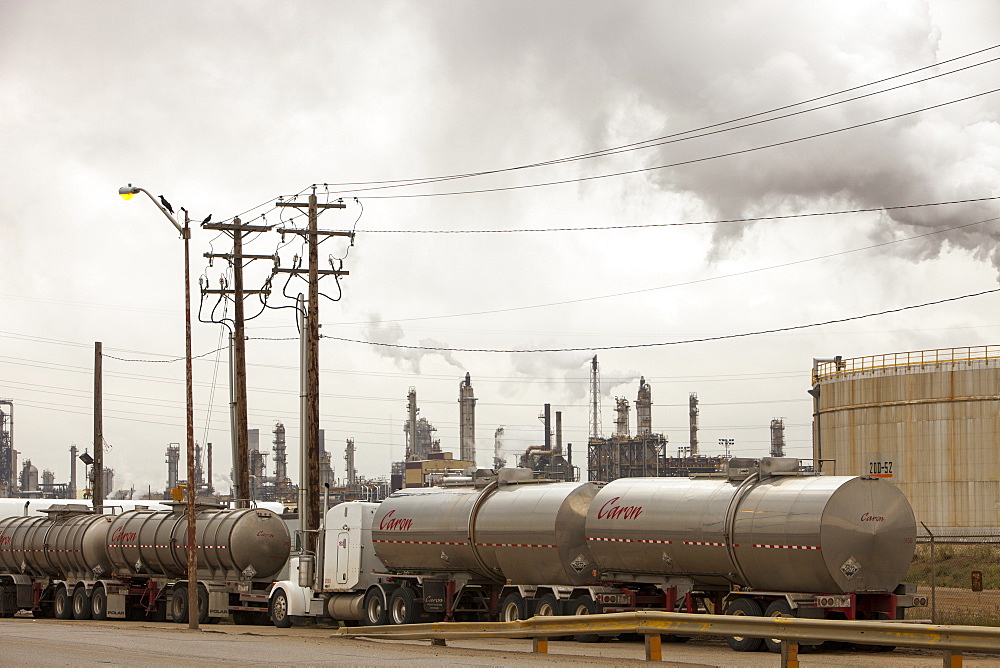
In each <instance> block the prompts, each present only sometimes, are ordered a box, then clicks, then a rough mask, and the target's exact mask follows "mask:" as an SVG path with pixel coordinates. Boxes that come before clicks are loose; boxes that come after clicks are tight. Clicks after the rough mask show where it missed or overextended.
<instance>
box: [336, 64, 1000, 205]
mask: <svg viewBox="0 0 1000 668" xmlns="http://www.w3.org/2000/svg"><path fill="white" fill-rule="evenodd" d="M998 47H1000V45H993V46H990V47H987V48H984V49H979V50H977V51H973V52H971V53H967V54H964V55H961V56H957V57H955V58H950V59H948V60H944V61H941V62H939V63H933V64H931V65H925V66H924V67H919V68H917V69H914V70H910V71H907V72H903V73H900V74H895V75H892V76H889V77H885V78H882V79H878V80H876V81H871V82H868V83H865V84H861V85H857V86H852V87H850V88H846V89H843V90H840V91H835V92H832V93H827V94H824V95H820V96H817V97H813V98H810V99H807V100H803V101H800V102H795V103H792V104H787V105H784V106H780V107H775V108H773V109H769V110H767V111H761V112H757V113H754V114H749V115H746V116H741V117H738V118H734V119H731V120H728V121H723V122H719V123H713V124H710V125H705V126H701V127H698V128H693V129H690V130H685V131H683V132H677V133H673V134H669V135H664V136H662V137H656V138H653V139H647V140H643V141H639V142H633V143H630V144H623V145H621V146H615V147H610V148H605V149H599V150H596V151H590V152H587V153H580V154H577V155H572V156H566V157H562V158H555V159H551V160H545V161H540V162H534V163H528V164H524V165H517V166H513V167H505V168H499V169H491V170H482V171H477V172H467V173H460V174H450V175H443V176H432V177H422V178H411V179H396V180H387V181H356V182H343V183H332V184H322V185H324V186H327V187H328V186H331V185H332V186H334V187H348V186H379V187H380V188H393V187H406V186H412V185H424V184H427V183H435V182H440V181H449V180H455V179H463V178H470V177H476V176H485V175H492V174H499V173H503V172H512V171H518V170H525V169H531V168H535V167H543V166H549V165H554V164H560V163H564V162H571V161H577V160H583V159H587V158H593V157H603V156H605V155H613V154H616V153H620V152H623V151H626V150H638V149H642V148H648V147H650V146H656V145H661V144H662V143H665V141H666V140H670V139H673V138H676V137H682V136H684V135H689V134H693V133H696V132H703V131H705V130H711V129H712V128H719V127H722V126H725V125H731V124H733V123H739V122H741V121H745V120H750V119H752V118H758V117H760V116H766V115H768V114H773V113H776V112H779V111H785V110H787V109H792V108H794V107H798V106H802V105H804V104H810V103H812V102H818V101H820V100H824V99H827V98H830V97H835V96H838V95H843V94H845V93H850V92H853V91H856V90H860V89H862V88H867V87H869V86H874V85H877V84H880V83H885V82H887V81H891V80H893V79H899V78H902V77H905V76H909V75H911V74H916V73H918V72H922V71H925V70H928V69H932V68H935V67H940V66H942V65H946V64H948V63H952V62H956V61H958V60H962V59H965V58H969V57H972V56H975V55H979V54H981V53H985V52H987V51H991V50H993V49H996V48H998ZM996 60H997V59H996V58H994V59H991V60H988V61H984V62H981V63H976V64H974V65H969V66H966V67H963V68H960V69H958V70H954V71H951V72H945V73H940V74H936V75H934V76H931V77H927V78H925V79H921V80H918V81H913V82H910V83H907V84H902V85H900V86H894V87H892V88H889V89H885V90H882V91H875V92H873V93H868V94H865V95H862V96H858V97H855V98H851V99H849V100H841V101H839V102H835V103H831V104H827V105H822V106H820V107H817V108H815V109H810V110H805V111H800V112H795V113H796V114H801V113H806V112H807V111H814V110H816V109H823V108H826V107H829V106H832V105H833V104H842V103H845V102H850V101H852V100H856V99H860V98H861V97H868V96H871V95H877V94H879V93H883V92H887V91H891V90H895V89H897V88H901V87H903V86H909V85H913V84H917V83H922V82H925V81H928V80H930V79H934V78H938V77H941V76H947V75H950V74H955V73H957V72H961V71H963V70H966V69H970V68H972V67H978V66H980V65H984V64H987V63H991V62H994V61H996ZM790 115H795V114H788V115H786V116H782V117H778V118H785V117H787V116H790ZM771 120H777V118H772V119H766V120H764V121H758V123H762V122H769V121H771ZM741 127H746V126H741ZM728 129H737V128H728ZM721 131H725V130H721ZM699 136H705V135H699ZM688 138H689V139H690V138H693V137H688ZM368 189H369V188H364V189H363V190H368ZM342 192H343V193H346V192H358V190H351V191H346V190H345V191H342ZM334 194H340V193H337V192H335V193H334Z"/></svg>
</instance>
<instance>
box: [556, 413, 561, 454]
mask: <svg viewBox="0 0 1000 668" xmlns="http://www.w3.org/2000/svg"><path fill="white" fill-rule="evenodd" d="M556 452H558V453H560V454H562V411H556Z"/></svg>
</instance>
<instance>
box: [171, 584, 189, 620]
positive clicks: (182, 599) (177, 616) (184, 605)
mask: <svg viewBox="0 0 1000 668" xmlns="http://www.w3.org/2000/svg"><path fill="white" fill-rule="evenodd" d="M187 594H188V591H187V587H174V588H173V590H172V591H171V592H170V603H169V604H168V606H169V607H168V612H169V613H170V620H171V621H172V622H173V623H174V624H186V623H187V620H188V596H187Z"/></svg>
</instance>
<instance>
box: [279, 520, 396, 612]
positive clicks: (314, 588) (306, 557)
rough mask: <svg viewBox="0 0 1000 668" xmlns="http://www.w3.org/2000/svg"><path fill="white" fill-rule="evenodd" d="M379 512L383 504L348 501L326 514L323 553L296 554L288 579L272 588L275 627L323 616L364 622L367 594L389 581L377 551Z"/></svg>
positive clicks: (320, 543) (321, 537)
mask: <svg viewBox="0 0 1000 668" xmlns="http://www.w3.org/2000/svg"><path fill="white" fill-rule="evenodd" d="M377 508H378V504H377V503H367V502H364V501H347V502H345V503H340V504H337V505H336V506H334V507H332V508H330V509H329V510H327V511H326V515H325V517H324V518H323V524H322V525H321V526H320V529H319V534H318V537H317V540H316V545H317V554H316V555H313V554H311V553H308V552H303V551H300V552H298V553H296V554H292V556H291V558H290V560H289V564H288V566H289V567H288V579H287V580H282V581H279V582H275V583H274V584H273V585H272V587H271V592H270V605H269V612H270V615H271V621H272V622H273V623H274V625H275V626H277V627H280V628H287V627H289V626H291V625H292V624H293V623H294V622H295V621H296V620H301V619H307V618H316V619H319V618H323V617H325V618H327V619H330V620H333V621H342V622H345V623H346V624H348V625H352V624H356V623H357V622H358V621H360V620H362V619H363V618H364V601H365V594H366V593H367V592H368V590H369V589H370V588H372V587H378V586H379V585H380V584H381V583H382V582H383V581H384V580H385V579H386V575H385V567H384V566H383V565H382V562H381V561H379V559H378V557H377V556H375V550H374V549H373V548H372V519H373V518H374V516H375V511H376V509H377ZM378 574H381V575H378Z"/></svg>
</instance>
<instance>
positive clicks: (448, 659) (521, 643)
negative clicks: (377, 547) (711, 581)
mask: <svg viewBox="0 0 1000 668" xmlns="http://www.w3.org/2000/svg"><path fill="white" fill-rule="evenodd" d="M331 633H332V630H331V629H328V628H319V627H309V628H293V629H289V630H281V629H276V628H273V627H265V626H234V625H223V624H220V625H212V626H205V627H203V628H202V630H200V631H191V630H189V629H188V628H187V627H186V626H178V625H176V624H157V623H146V622H131V623H126V622H95V621H87V622H78V621H65V622H64V621H57V620H53V619H31V618H15V619H3V620H0V666H56V665H59V666H64V665H75V666H97V665H114V666H166V665H197V666H237V665H244V666H245V665H249V666H259V665H270V666H318V665H350V666H394V667H396V668H398V667H399V666H401V665H407V664H408V665H421V666H422V665H434V666H439V665H440V666H505V665H512V664H516V665H524V666H531V665H553V664H555V665H567V666H570V665H575V666H586V665H629V664H633V663H635V664H639V663H644V662H643V661H642V659H643V656H644V654H643V644H642V643H641V642H634V641H633V642H627V641H616V642H602V643H595V644H580V643H575V642H563V641H558V642H552V643H550V644H549V652H550V653H549V654H548V655H537V654H532V653H531V641H530V640H492V639H491V640H462V641H454V640H450V641H448V646H447V647H433V646H431V645H430V644H429V642H427V641H422V642H421V641H396V642H392V641H374V640H350V639H342V638H331V637H330V636H331ZM663 658H664V663H662V664H660V665H664V666H686V667H691V666H713V667H714V666H719V667H722V666H769V667H772V668H773V667H774V666H776V665H778V657H777V656H776V655H774V654H769V653H766V652H761V653H754V654H736V653H734V652H731V651H730V650H729V648H728V647H726V646H725V645H724V644H723V643H722V642H721V641H717V640H709V639H693V640H692V641H691V642H688V643H685V644H683V645H667V644H665V645H664V646H663ZM800 658H801V660H802V665H803V666H806V667H811V666H824V667H837V668H843V667H844V666H871V665H878V666H880V667H881V666H900V667H903V666H940V665H941V656H940V654H939V653H930V652H922V651H912V650H896V651H895V652H892V653H889V654H875V655H872V654H850V653H846V652H823V653H807V654H803V655H801V656H800ZM965 665H966V666H1000V656H997V657H988V656H981V655H980V656H967V657H966V658H965Z"/></svg>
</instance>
